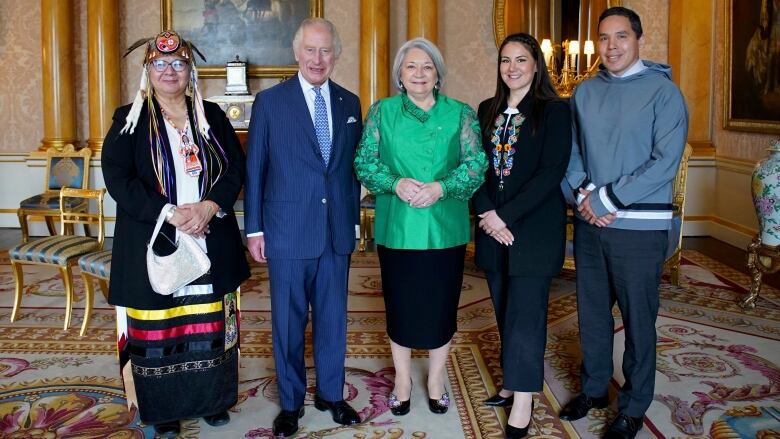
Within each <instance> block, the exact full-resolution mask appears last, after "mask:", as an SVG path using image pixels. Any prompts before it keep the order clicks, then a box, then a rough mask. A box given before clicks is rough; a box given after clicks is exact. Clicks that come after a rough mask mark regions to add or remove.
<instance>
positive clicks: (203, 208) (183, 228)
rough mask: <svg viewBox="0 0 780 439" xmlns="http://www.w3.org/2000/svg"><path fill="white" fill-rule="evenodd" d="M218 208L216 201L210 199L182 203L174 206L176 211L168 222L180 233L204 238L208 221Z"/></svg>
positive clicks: (207, 231) (207, 228)
mask: <svg viewBox="0 0 780 439" xmlns="http://www.w3.org/2000/svg"><path fill="white" fill-rule="evenodd" d="M218 210H219V206H217V203H215V202H213V201H211V200H205V201H200V202H197V203H187V204H182V205H181V206H176V211H174V212H173V216H172V217H171V219H170V221H168V223H170V224H171V225H172V226H174V227H176V229H177V230H178V231H180V232H182V233H186V234H188V235H191V236H193V237H195V238H205V237H206V234H207V233H209V232H210V231H209V221H211V218H212V217H213V216H214V214H216V213H217V211H218Z"/></svg>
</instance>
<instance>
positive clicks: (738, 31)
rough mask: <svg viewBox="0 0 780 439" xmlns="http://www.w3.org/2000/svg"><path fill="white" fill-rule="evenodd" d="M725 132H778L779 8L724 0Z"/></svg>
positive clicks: (760, 1)
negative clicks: (726, 130)
mask: <svg viewBox="0 0 780 439" xmlns="http://www.w3.org/2000/svg"><path fill="white" fill-rule="evenodd" d="M725 5H726V11H725V17H726V20H725V21H726V23H725V25H726V29H725V37H726V38H725V55H726V57H725V62H724V64H723V68H724V72H723V78H724V83H725V84H724V91H723V93H724V99H723V103H724V108H723V115H724V118H723V128H725V129H728V130H738V131H752V132H758V133H780V7H778V6H777V5H778V2H777V1H776V0H769V1H766V0H737V1H734V0H727V1H726V2H725Z"/></svg>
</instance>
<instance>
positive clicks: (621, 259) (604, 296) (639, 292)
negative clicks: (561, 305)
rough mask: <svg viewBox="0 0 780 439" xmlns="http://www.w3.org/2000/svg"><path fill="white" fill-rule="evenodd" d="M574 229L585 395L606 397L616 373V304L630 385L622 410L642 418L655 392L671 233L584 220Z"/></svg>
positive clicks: (621, 401)
mask: <svg viewBox="0 0 780 439" xmlns="http://www.w3.org/2000/svg"><path fill="white" fill-rule="evenodd" d="M574 227H575V235H574V257H575V261H576V265H577V309H578V315H579V327H580V345H581V346H582V376H581V379H582V391H583V393H585V394H586V395H588V396H591V397H599V396H604V395H606V394H607V388H608V386H609V380H610V378H612V372H613V370H612V344H613V338H612V337H613V333H614V329H615V322H614V319H613V317H612V307H613V306H614V304H615V302H617V304H618V308H620V313H621V315H622V318H623V327H624V330H625V338H626V342H625V352H624V353H623V375H624V377H625V379H626V382H625V384H623V387H622V388H621V389H620V393H619V396H618V409H619V410H620V411H621V412H623V413H625V414H627V415H629V416H632V417H642V416H644V413H645V411H647V408H648V407H650V403H651V402H652V400H653V389H654V387H655V344H656V333H655V321H656V318H657V317H658V306H659V299H658V285H659V283H660V280H661V273H662V270H663V264H664V257H665V255H666V248H667V246H668V231H666V230H649V231H638V230H621V229H612V228H600V227H596V226H592V225H590V224H587V223H585V222H583V221H581V220H577V221H576V223H575V226H574Z"/></svg>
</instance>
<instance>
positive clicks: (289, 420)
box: [274, 407, 303, 437]
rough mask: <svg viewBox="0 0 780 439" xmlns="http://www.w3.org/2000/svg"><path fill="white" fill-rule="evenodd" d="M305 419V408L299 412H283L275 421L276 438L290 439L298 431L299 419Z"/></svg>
mask: <svg viewBox="0 0 780 439" xmlns="http://www.w3.org/2000/svg"><path fill="white" fill-rule="evenodd" d="M302 417H303V407H301V408H299V409H298V410H282V411H281V412H279V414H278V415H276V418H275V419H274V436H282V437H288V436H292V435H294V434H295V432H296V431H298V419H300V418H302Z"/></svg>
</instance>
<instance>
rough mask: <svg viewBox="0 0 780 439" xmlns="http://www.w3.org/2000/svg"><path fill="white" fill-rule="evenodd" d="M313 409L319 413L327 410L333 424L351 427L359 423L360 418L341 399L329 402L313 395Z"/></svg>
mask: <svg viewBox="0 0 780 439" xmlns="http://www.w3.org/2000/svg"><path fill="white" fill-rule="evenodd" d="M314 407H316V408H317V410H319V411H321V412H324V411H325V410H329V411H330V414H331V415H333V422H335V423H337V424H341V425H353V424H357V423H359V422H360V416H358V414H357V412H356V411H355V409H353V408H352V407H350V406H349V404H347V402H346V401H344V400H343V399H342V400H341V401H334V402H330V401H325V400H324V399H322V398H320V396H319V395H314Z"/></svg>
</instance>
